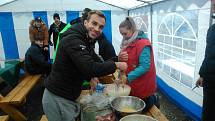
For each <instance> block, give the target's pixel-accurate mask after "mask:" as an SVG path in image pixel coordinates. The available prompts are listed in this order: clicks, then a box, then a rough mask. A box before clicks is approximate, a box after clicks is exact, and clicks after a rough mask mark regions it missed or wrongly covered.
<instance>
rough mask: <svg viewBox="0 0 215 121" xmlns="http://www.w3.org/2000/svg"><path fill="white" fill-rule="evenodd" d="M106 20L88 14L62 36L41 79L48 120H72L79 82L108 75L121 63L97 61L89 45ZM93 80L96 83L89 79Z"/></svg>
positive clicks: (76, 112) (96, 13) (98, 14)
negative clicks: (47, 73) (51, 64)
mask: <svg viewBox="0 0 215 121" xmlns="http://www.w3.org/2000/svg"><path fill="white" fill-rule="evenodd" d="M105 23H106V18H105V16H104V14H103V13H101V12H100V11H91V12H89V13H88V18H87V19H86V20H85V21H84V22H83V23H77V24H75V25H73V26H72V27H71V28H70V29H69V30H68V31H66V32H65V33H64V34H63V37H62V40H61V41H60V44H59V47H58V51H57V54H56V59H55V62H54V65H53V68H52V71H51V73H50V75H49V77H48V78H47V79H46V80H45V87H46V89H45V91H44V94H43V100H42V102H43V110H44V112H45V114H46V116H47V118H48V120H50V121H75V118H76V117H77V116H78V115H79V112H80V106H79V104H78V103H76V101H75V100H76V99H77V98H78V97H79V95H80V93H81V85H82V83H83V82H82V80H90V79H91V78H93V77H99V76H104V75H108V74H111V73H113V72H115V70H116V69H117V68H118V69H120V70H123V71H125V70H126V69H127V64H126V63H124V62H113V61H105V62H102V63H101V62H100V61H98V60H99V58H98V57H97V55H96V54H95V52H94V48H93V47H92V43H93V42H94V41H95V40H96V38H97V37H99V36H100V34H101V33H102V30H103V28H104V26H105ZM91 81H92V83H95V82H93V81H97V80H94V79H91Z"/></svg>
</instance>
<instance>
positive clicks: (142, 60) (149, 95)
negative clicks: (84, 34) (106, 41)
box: [119, 17, 157, 111]
mask: <svg viewBox="0 0 215 121" xmlns="http://www.w3.org/2000/svg"><path fill="white" fill-rule="evenodd" d="M119 31H120V33H121V34H122V36H123V40H122V43H121V48H122V51H126V52H127V54H128V60H127V61H126V62H127V64H128V69H127V71H126V75H127V81H128V84H129V85H130V86H131V93H130V95H131V96H136V97H139V98H141V99H143V100H144V101H145V103H146V107H145V109H144V111H147V110H148V109H149V108H151V106H153V104H155V103H156V97H155V96H154V93H155V91H156V88H157V85H156V71H155V64H154V55H153V50H152V46H151V43H150V41H149V40H148V38H147V37H146V35H145V34H144V32H143V31H139V30H137V29H136V25H135V22H134V20H133V19H132V18H131V17H126V19H125V20H124V21H122V22H121V24H120V25H119Z"/></svg>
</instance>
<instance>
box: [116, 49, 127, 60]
mask: <svg viewBox="0 0 215 121" xmlns="http://www.w3.org/2000/svg"><path fill="white" fill-rule="evenodd" d="M118 61H119V62H126V61H128V53H127V51H124V49H122V50H121V51H120V52H119V56H118Z"/></svg>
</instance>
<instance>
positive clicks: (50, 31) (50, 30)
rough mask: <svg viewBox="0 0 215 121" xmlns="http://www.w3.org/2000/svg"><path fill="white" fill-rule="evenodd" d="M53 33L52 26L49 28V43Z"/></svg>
mask: <svg viewBox="0 0 215 121" xmlns="http://www.w3.org/2000/svg"><path fill="white" fill-rule="evenodd" d="M52 33H53V29H52V25H51V26H50V28H49V41H51V35H52Z"/></svg>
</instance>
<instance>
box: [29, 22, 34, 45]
mask: <svg viewBox="0 0 215 121" xmlns="http://www.w3.org/2000/svg"><path fill="white" fill-rule="evenodd" d="M29 39H30V41H31V43H32V42H34V41H35V40H34V31H33V28H32V27H31V26H30V27H29Z"/></svg>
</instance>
